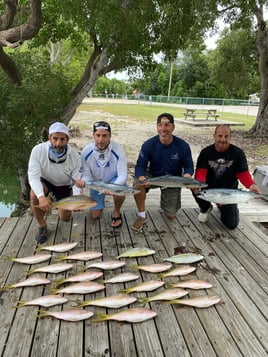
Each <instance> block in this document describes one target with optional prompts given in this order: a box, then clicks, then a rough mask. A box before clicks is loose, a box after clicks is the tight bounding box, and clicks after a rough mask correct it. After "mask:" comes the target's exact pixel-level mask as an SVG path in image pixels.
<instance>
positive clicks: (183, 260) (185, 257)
mask: <svg viewBox="0 0 268 357" xmlns="http://www.w3.org/2000/svg"><path fill="white" fill-rule="evenodd" d="M203 258H204V257H203V255H200V254H195V253H182V254H178V255H173V256H172V257H168V258H165V259H163V261H165V262H171V263H174V264H191V263H196V262H199V261H200V260H202V259H203Z"/></svg>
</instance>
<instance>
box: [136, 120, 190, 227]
mask: <svg viewBox="0 0 268 357" xmlns="http://www.w3.org/2000/svg"><path fill="white" fill-rule="evenodd" d="M174 129H175V125H174V117H173V115H172V114H170V113H162V114H160V115H159V116H158V117H157V133H158V135H155V136H153V137H152V138H150V139H148V140H147V141H145V142H144V143H143V145H142V147H141V150H140V152H139V156H138V159H137V163H136V167H135V181H134V186H135V187H136V188H138V189H139V190H140V192H139V193H137V194H136V195H134V198H135V201H136V205H137V208H138V213H137V219H136V221H135V222H134V223H133V225H132V229H133V230H134V231H137V232H139V231H141V230H142V229H143V226H144V224H145V223H146V222H147V215H146V211H145V200H146V193H147V192H148V190H149V188H150V184H149V183H143V184H141V183H139V181H143V180H146V176H147V177H148V176H149V177H158V176H164V175H173V176H184V177H191V176H192V175H193V173H194V164H193V159H192V153H191V149H190V146H189V144H188V143H186V141H184V140H183V139H181V138H179V137H177V136H174V135H173V131H174ZM154 187H155V186H154ZM160 206H161V208H162V210H163V211H164V214H165V215H166V217H167V218H169V219H174V218H175V215H176V213H177V211H178V210H179V209H180V207H181V188H164V189H161V202H160Z"/></svg>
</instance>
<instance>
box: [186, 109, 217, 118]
mask: <svg viewBox="0 0 268 357" xmlns="http://www.w3.org/2000/svg"><path fill="white" fill-rule="evenodd" d="M183 115H184V117H185V120H186V119H187V118H188V117H189V118H192V119H193V120H195V119H196V117H197V116H199V115H205V116H206V118H205V119H206V120H208V119H209V118H210V117H213V118H214V119H215V121H217V119H218V118H219V117H220V115H219V114H217V109H207V110H206V111H201V112H196V109H194V108H186V109H185V112H184V113H183Z"/></svg>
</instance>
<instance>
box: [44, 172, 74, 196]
mask: <svg viewBox="0 0 268 357" xmlns="http://www.w3.org/2000/svg"><path fill="white" fill-rule="evenodd" d="M40 181H41V182H42V183H43V184H44V185H45V186H46V188H47V189H48V192H47V193H46V194H45V195H46V196H48V195H49V193H50V192H52V193H53V195H54V196H55V199H56V201H59V200H61V199H62V198H65V197H69V196H72V194H73V189H72V186H55V185H53V184H52V183H50V182H49V181H47V180H46V179H44V178H43V177H41V178H40Z"/></svg>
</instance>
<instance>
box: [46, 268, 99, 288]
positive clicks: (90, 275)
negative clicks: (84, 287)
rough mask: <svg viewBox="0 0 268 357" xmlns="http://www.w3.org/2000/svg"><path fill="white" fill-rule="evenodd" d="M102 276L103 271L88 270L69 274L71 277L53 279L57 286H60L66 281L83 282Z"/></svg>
mask: <svg viewBox="0 0 268 357" xmlns="http://www.w3.org/2000/svg"><path fill="white" fill-rule="evenodd" d="M102 276H103V272H102V271H86V272H84V273H80V274H77V275H72V276H69V278H61V279H58V280H55V281H53V283H54V284H55V285H56V286H59V285H61V284H64V283H81V282H83V281H91V280H95V279H98V278H101V277H102Z"/></svg>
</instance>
